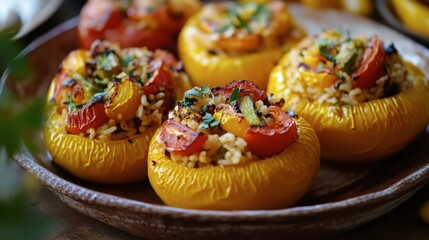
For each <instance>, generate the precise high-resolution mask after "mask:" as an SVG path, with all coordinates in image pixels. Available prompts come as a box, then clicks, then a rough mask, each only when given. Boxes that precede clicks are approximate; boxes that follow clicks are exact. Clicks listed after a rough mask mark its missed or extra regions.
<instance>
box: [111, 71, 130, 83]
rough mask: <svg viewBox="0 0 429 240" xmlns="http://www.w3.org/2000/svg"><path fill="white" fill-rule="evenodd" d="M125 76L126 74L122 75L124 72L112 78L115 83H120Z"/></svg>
mask: <svg viewBox="0 0 429 240" xmlns="http://www.w3.org/2000/svg"><path fill="white" fill-rule="evenodd" d="M126 76H127V74H126V73H124V72H122V73H120V74H118V75H116V76H115V77H114V78H113V80H115V81H116V82H121V81H122V79H123V78H124V77H126Z"/></svg>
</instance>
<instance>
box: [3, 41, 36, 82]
mask: <svg viewBox="0 0 429 240" xmlns="http://www.w3.org/2000/svg"><path fill="white" fill-rule="evenodd" d="M11 37H12V35H10V34H9V35H0V52H1V58H0V71H1V72H3V71H4V69H6V68H7V67H8V66H9V67H10V74H11V76H12V77H13V78H14V79H16V80H19V79H24V78H25V77H26V76H28V75H29V73H30V68H29V67H28V63H27V61H26V60H25V58H22V57H19V58H17V56H18V55H19V53H20V52H21V50H22V47H21V46H20V44H19V43H17V42H13V41H11V40H10V39H11Z"/></svg>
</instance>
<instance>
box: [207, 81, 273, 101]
mask: <svg viewBox="0 0 429 240" xmlns="http://www.w3.org/2000/svg"><path fill="white" fill-rule="evenodd" d="M236 88H238V89H239V90H240V96H241V97H243V96H245V95H250V96H251V97H252V99H253V100H254V101H258V100H262V101H265V100H267V99H268V95H267V94H266V93H265V91H264V90H262V89H261V88H259V87H258V86H257V85H256V84H254V83H253V82H251V81H246V80H242V81H232V82H230V83H228V84H226V85H225V86H224V87H214V88H212V92H213V94H215V95H217V94H222V95H225V96H227V97H230V96H231V94H232V92H233V91H234V89H236Z"/></svg>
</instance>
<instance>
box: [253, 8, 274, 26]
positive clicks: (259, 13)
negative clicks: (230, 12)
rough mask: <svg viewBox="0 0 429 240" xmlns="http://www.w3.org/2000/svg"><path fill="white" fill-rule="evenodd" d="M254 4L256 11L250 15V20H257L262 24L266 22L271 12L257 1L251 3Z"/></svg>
mask: <svg viewBox="0 0 429 240" xmlns="http://www.w3.org/2000/svg"><path fill="white" fill-rule="evenodd" d="M251 4H255V5H256V6H255V7H256V11H255V13H254V14H253V15H252V16H251V17H250V20H251V21H255V22H259V23H262V24H264V25H266V24H268V22H269V21H270V19H271V16H272V14H271V12H270V11H269V10H268V8H267V7H266V6H264V5H261V4H258V3H251Z"/></svg>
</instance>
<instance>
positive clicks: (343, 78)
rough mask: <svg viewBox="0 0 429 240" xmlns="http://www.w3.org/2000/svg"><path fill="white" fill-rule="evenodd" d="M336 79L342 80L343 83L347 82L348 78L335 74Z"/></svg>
mask: <svg viewBox="0 0 429 240" xmlns="http://www.w3.org/2000/svg"><path fill="white" fill-rule="evenodd" d="M334 75H335V77H337V78H338V79H340V80H341V81H342V82H346V80H347V79H346V78H345V77H344V76H343V75H340V74H338V73H337V72H334Z"/></svg>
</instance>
